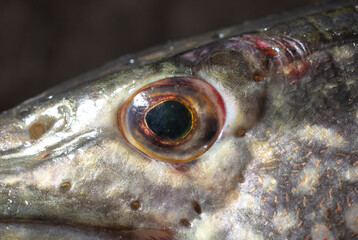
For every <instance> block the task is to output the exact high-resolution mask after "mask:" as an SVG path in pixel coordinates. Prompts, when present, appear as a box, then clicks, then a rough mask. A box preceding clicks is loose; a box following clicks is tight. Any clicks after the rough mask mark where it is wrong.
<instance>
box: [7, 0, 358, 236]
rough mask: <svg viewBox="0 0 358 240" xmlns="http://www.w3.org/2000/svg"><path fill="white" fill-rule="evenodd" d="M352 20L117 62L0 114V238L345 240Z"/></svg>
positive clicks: (301, 22)
mask: <svg viewBox="0 0 358 240" xmlns="http://www.w3.org/2000/svg"><path fill="white" fill-rule="evenodd" d="M357 66H358V5H357V4H356V2H354V1H347V2H345V3H341V4H331V5H330V4H328V5H324V8H322V6H320V7H317V8H314V9H313V10H309V11H308V10H307V9H305V10H304V11H302V12H300V13H299V14H298V15H297V14H295V15H293V14H285V15H283V16H279V17H274V18H271V17H268V18H265V19H263V20H259V21H254V22H251V23H246V24H243V25H240V26H237V27H230V28H226V29H222V30H219V31H216V32H211V33H208V34H204V35H202V36H198V37H194V38H190V39H187V40H182V41H178V42H173V43H168V44H167V45H164V46H162V47H155V48H152V49H149V50H147V51H144V52H142V53H139V54H136V55H128V56H124V57H122V58H120V59H118V60H116V61H113V62H110V63H108V64H107V65H105V66H104V67H102V68H99V69H97V70H94V71H92V72H89V73H87V74H85V75H83V76H80V77H78V78H75V79H72V80H70V81H68V82H65V83H63V84H61V85H59V86H56V87H54V88H52V89H49V90H47V91H45V92H44V93H42V94H40V95H38V96H36V97H34V98H32V99H29V100H27V101H25V102H23V103H22V104H20V105H18V106H17V107H15V108H13V109H10V110H7V111H5V112H2V113H1V114H0V238H1V239H198V240H199V239H206V240H207V239H252V240H261V239H326V240H329V239H358V186H357V183H358V144H357V141H356V139H357V136H358V128H357V125H358V71H357Z"/></svg>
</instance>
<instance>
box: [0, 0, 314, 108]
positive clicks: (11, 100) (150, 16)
mask: <svg viewBox="0 0 358 240" xmlns="http://www.w3.org/2000/svg"><path fill="white" fill-rule="evenodd" d="M313 2H315V1H312V0H300V1H297V0H270V1H267V0H219V1H208V0H195V1H194V0H192V1H190V0H181V1H169V0H141V1H140V0H130V1H129V0H128V1H125V0H123V1H118V0H102V1H98V0H86V1H51V0H36V1H35V0H34V1H31V0H23V1H18V0H1V1H0V33H1V36H0V112H1V111H3V110H6V109H8V108H10V107H13V106H15V105H16V104H18V103H20V102H22V101H23V100H26V99H27V98H29V97H32V96H34V95H36V94H39V93H40V92H42V91H44V90H46V89H47V88H49V87H51V86H54V85H56V84H57V83H60V82H62V81H65V80H66V79H68V78H71V77H75V76H76V75H79V74H81V73H84V72H86V71H89V70H91V69H93V68H96V67H98V66H100V65H102V64H104V63H105V62H107V61H110V60H113V59H115V58H117V57H119V56H121V55H123V54H127V53H133V52H137V51H140V50H143V49H145V48H147V47H151V46H153V45H158V44H161V43H165V42H167V41H168V40H175V39H181V38H185V37H188V36H190V35H194V34H195V35H196V34H199V33H204V32H207V31H211V30H216V29H218V28H222V27H227V26H232V25H236V24H240V23H242V22H243V21H245V20H250V19H256V18H259V17H263V16H265V15H269V14H277V13H280V12H282V11H286V10H292V9H295V8H298V7H302V6H305V5H307V4H309V3H313Z"/></svg>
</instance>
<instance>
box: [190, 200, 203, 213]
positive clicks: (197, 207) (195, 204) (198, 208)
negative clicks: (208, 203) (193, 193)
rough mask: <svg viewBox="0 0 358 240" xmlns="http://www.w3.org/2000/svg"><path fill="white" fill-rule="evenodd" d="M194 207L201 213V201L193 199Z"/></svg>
mask: <svg viewBox="0 0 358 240" xmlns="http://www.w3.org/2000/svg"><path fill="white" fill-rule="evenodd" d="M192 203H193V208H194V211H195V212H196V213H197V214H201V207H200V205H199V203H198V202H197V201H195V200H194V201H193V202H192Z"/></svg>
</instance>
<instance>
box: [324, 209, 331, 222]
mask: <svg viewBox="0 0 358 240" xmlns="http://www.w3.org/2000/svg"><path fill="white" fill-rule="evenodd" d="M330 216H331V210H329V208H327V209H326V211H324V218H325V219H326V220H329V217H330Z"/></svg>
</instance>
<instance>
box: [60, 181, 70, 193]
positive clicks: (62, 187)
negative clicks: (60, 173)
mask: <svg viewBox="0 0 358 240" xmlns="http://www.w3.org/2000/svg"><path fill="white" fill-rule="evenodd" d="M71 187H72V184H71V182H69V181H66V182H63V183H61V185H60V189H59V191H60V193H66V192H68V191H69V190H70V189H71Z"/></svg>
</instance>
